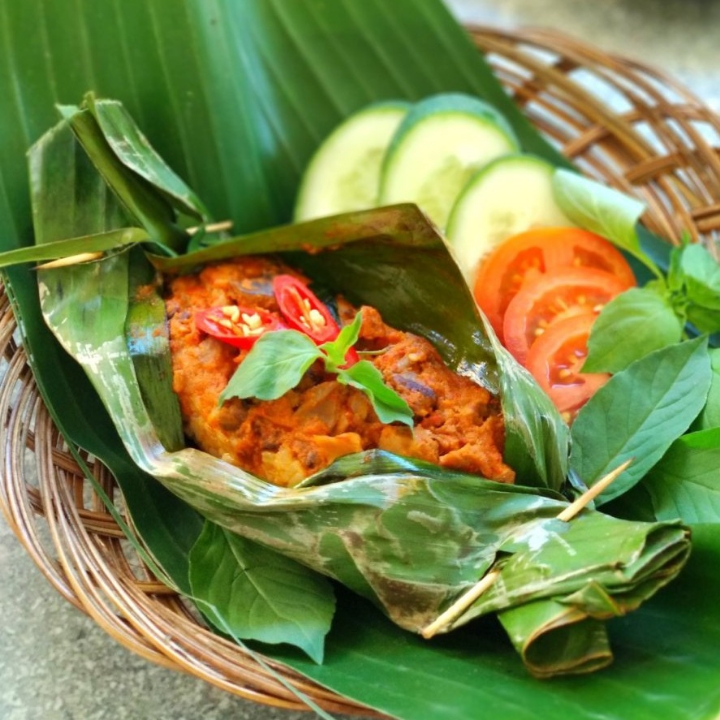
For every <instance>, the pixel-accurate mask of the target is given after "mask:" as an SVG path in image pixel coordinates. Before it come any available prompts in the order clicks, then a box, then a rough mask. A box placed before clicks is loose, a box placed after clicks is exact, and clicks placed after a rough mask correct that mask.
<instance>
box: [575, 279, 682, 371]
mask: <svg viewBox="0 0 720 720" xmlns="http://www.w3.org/2000/svg"><path fill="white" fill-rule="evenodd" d="M682 333H683V322H682V321H681V320H680V318H678V316H677V315H676V314H675V311H674V310H673V307H672V304H671V303H670V300H669V299H668V298H667V297H666V296H665V295H663V294H661V293H659V292H657V291H656V290H655V289H654V288H653V287H647V286H646V287H644V288H631V289H630V290H627V291H626V292H624V293H621V294H620V295H618V296H617V297H616V298H614V299H613V300H611V301H610V302H609V303H608V304H607V305H606V306H605V307H604V308H603V309H602V312H601V313H600V315H599V316H598V318H597V320H596V321H595V322H594V323H593V327H592V330H591V331H590V338H589V339H588V357H587V360H586V361H585V364H584V365H583V367H582V371H583V372H587V373H596V372H610V373H616V372H618V371H620V370H624V369H625V368H626V367H627V366H628V365H630V364H631V363H632V362H634V361H635V360H639V359H640V358H642V357H644V356H645V355H648V354H649V353H651V352H653V351H654V350H659V349H660V348H663V347H667V346H668V345H674V344H675V343H677V342H680V340H681V338H682Z"/></svg>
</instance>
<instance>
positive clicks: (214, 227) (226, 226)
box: [185, 220, 233, 235]
mask: <svg viewBox="0 0 720 720" xmlns="http://www.w3.org/2000/svg"><path fill="white" fill-rule="evenodd" d="M232 226H233V221H232V220H223V221H222V222H216V223H211V224H210V225H205V232H222V231H223V230H232ZM201 227H202V226H200V225H199V226H198V227H191V228H188V229H187V230H186V231H185V232H187V234H188V235H194V234H195V233H196V232H197V231H198V230H199V229H200V228H201Z"/></svg>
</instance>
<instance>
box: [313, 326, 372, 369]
mask: <svg viewBox="0 0 720 720" xmlns="http://www.w3.org/2000/svg"><path fill="white" fill-rule="evenodd" d="M361 326H362V315H361V314H360V313H357V314H356V315H355V317H354V318H353V321H352V322H351V323H349V324H348V325H345V326H344V327H343V328H342V330H340V332H339V333H338V336H337V337H336V338H335V339H334V340H331V341H330V342H326V343H323V344H322V345H321V346H320V349H321V350H323V351H324V352H325V353H326V354H327V357H328V360H329V363H328V362H327V361H326V365H328V370H329V371H330V372H336V368H338V367H340V366H341V365H344V364H345V356H346V355H347V352H348V350H350V348H351V347H352V346H353V345H354V344H355V343H356V342H357V341H358V337H359V336H360V328H361Z"/></svg>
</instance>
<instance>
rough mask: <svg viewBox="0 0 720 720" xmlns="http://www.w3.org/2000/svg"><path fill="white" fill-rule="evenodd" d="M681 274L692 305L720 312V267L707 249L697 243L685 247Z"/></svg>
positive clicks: (682, 254)
mask: <svg viewBox="0 0 720 720" xmlns="http://www.w3.org/2000/svg"><path fill="white" fill-rule="evenodd" d="M679 272H680V273H681V274H682V279H683V282H684V285H685V293H686V294H687V299H688V300H689V301H690V302H691V303H693V304H695V305H700V306H701V307H704V308H707V309H708V310H718V311H720V265H718V263H717V261H716V260H715V258H713V256H712V255H711V254H710V252H709V251H708V250H707V249H706V248H705V247H703V246H702V245H699V244H697V243H693V244H691V245H686V246H685V247H683V248H682V249H681V250H680V259H679ZM718 327H720V313H719V314H718Z"/></svg>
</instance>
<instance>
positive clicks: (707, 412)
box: [696, 348, 720, 430]
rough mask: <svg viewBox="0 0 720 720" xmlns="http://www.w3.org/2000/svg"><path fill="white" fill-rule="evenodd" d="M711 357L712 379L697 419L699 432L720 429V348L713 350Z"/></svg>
mask: <svg viewBox="0 0 720 720" xmlns="http://www.w3.org/2000/svg"><path fill="white" fill-rule="evenodd" d="M709 355H710V367H711V369H712V379H711V380H710V390H708V396H707V402H706V403H705V407H704V408H703V410H702V412H701V413H700V415H699V416H698V419H697V423H696V429H697V430H707V429H709V428H720V348H713V349H712V350H710V351H709Z"/></svg>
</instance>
